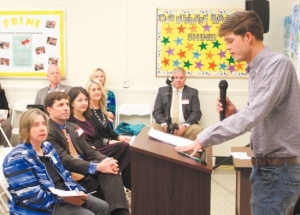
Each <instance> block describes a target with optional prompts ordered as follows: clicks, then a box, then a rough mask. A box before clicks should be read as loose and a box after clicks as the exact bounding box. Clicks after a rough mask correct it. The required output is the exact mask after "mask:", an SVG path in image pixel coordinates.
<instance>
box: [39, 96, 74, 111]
mask: <svg viewBox="0 0 300 215" xmlns="http://www.w3.org/2000/svg"><path fill="white" fill-rule="evenodd" d="M62 99H68V100H69V96H68V95H67V94H66V93H64V92H60V91H54V92H51V93H48V95H47V96H46V97H45V99H44V107H45V111H46V113H47V114H48V115H49V113H48V111H47V107H52V105H53V104H54V102H55V100H58V101H60V100H62Z"/></svg>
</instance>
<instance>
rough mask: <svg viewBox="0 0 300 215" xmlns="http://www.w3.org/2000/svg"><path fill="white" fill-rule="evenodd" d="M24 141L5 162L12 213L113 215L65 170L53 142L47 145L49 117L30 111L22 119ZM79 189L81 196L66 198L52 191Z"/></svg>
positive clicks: (37, 110) (21, 138) (21, 128)
mask: <svg viewBox="0 0 300 215" xmlns="http://www.w3.org/2000/svg"><path fill="white" fill-rule="evenodd" d="M19 127H20V128H19V129H20V140H21V141H22V143H20V144H18V145H17V146H16V147H15V148H14V149H13V150H12V151H11V152H10V153H9V154H8V155H7V156H6V157H5V159H4V163H3V171H4V174H5V176H6V178H7V181H8V184H9V188H8V190H9V192H10V194H11V196H12V200H11V201H9V205H10V214H30V215H34V214H36V215H37V214H39V215H43V214H47V215H48V214H55V215H62V214H63V215H67V214H78V215H79V214H89V215H90V214H99V215H100V214H101V215H109V214H110V212H109V211H110V210H109V206H108V204H107V203H106V202H104V201H103V200H101V199H98V198H96V197H94V196H91V195H86V194H85V193H84V192H85V189H84V188H83V187H81V186H80V185H79V184H77V182H75V181H74V180H73V179H72V178H71V176H70V173H69V172H68V171H67V170H65V168H64V167H63V165H62V164H61V162H60V159H59V156H58V154H57V152H56V151H55V149H54V147H53V146H52V144H51V143H49V142H46V141H45V140H46V137H47V135H48V129H47V128H48V117H47V115H46V114H45V113H43V112H42V111H41V110H39V109H30V110H28V111H26V112H24V113H23V115H22V116H21V118H20V124H19ZM51 187H52V188H56V189H60V190H64V191H70V190H75V191H76V192H77V193H78V196H70V197H63V196H57V195H55V194H53V193H52V192H51V191H50V189H49V188H51Z"/></svg>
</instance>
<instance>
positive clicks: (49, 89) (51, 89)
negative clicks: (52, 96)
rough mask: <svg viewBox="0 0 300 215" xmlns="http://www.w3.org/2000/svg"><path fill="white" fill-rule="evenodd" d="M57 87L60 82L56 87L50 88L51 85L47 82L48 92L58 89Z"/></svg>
mask: <svg viewBox="0 0 300 215" xmlns="http://www.w3.org/2000/svg"><path fill="white" fill-rule="evenodd" d="M59 87H60V83H59V84H58V85H57V86H56V87H53V88H51V86H50V84H49V86H48V92H49V93H50V92H54V91H57V90H58V89H59Z"/></svg>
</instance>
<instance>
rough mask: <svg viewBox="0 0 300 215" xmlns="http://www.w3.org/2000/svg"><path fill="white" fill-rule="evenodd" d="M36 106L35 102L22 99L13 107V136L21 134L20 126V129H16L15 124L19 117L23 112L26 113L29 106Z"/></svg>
mask: <svg viewBox="0 0 300 215" xmlns="http://www.w3.org/2000/svg"><path fill="white" fill-rule="evenodd" d="M29 104H34V100H26V99H21V100H18V101H16V103H15V104H14V107H13V112H12V116H11V125H12V126H13V129H12V132H11V133H12V134H19V125H18V127H14V122H15V121H16V120H17V118H18V115H19V114H20V113H22V112H25V111H26V110H27V105H29Z"/></svg>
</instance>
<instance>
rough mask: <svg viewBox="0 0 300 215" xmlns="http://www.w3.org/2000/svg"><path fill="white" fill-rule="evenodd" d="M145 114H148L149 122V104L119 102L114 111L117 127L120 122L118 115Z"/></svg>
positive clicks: (150, 111) (150, 112) (150, 120)
mask: <svg viewBox="0 0 300 215" xmlns="http://www.w3.org/2000/svg"><path fill="white" fill-rule="evenodd" d="M121 115H126V116H133V115H135V116H147V115H149V123H150V124H151V123H152V107H151V106H150V105H149V104H121V105H120V106H119V107H118V108H117V111H116V124H115V127H117V126H118V125H119V123H120V116H121Z"/></svg>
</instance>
